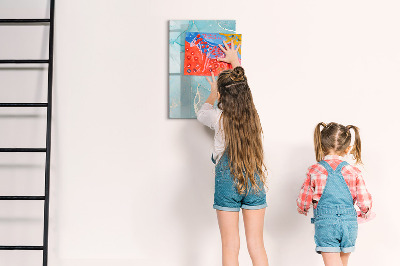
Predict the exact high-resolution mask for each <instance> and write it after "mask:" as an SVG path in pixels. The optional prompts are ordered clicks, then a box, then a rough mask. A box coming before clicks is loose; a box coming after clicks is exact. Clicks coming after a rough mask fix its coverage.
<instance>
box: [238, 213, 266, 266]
mask: <svg viewBox="0 0 400 266" xmlns="http://www.w3.org/2000/svg"><path fill="white" fill-rule="evenodd" d="M264 215H265V208H263V209H259V210H246V209H243V221H244V228H245V232H246V241H247V249H248V250H249V254H250V257H251V261H252V262H253V265H254V266H268V257H267V253H266V251H265V247H264V237H263V231H264Z"/></svg>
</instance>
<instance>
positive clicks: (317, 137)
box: [314, 122, 326, 162]
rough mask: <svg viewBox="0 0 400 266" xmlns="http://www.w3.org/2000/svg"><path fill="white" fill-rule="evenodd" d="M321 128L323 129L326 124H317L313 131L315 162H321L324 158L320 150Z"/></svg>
mask: <svg viewBox="0 0 400 266" xmlns="http://www.w3.org/2000/svg"><path fill="white" fill-rule="evenodd" d="M321 126H323V127H324V128H325V127H326V124H325V123H324V122H321V123H318V125H317V126H316V127H315V130H314V150H315V158H316V159H317V162H319V161H321V160H322V159H323V158H324V151H323V149H322V143H321Z"/></svg>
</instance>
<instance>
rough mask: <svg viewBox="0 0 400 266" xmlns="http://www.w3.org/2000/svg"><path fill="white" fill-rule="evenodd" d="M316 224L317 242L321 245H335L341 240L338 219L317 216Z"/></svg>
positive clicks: (315, 237)
mask: <svg viewBox="0 0 400 266" xmlns="http://www.w3.org/2000/svg"><path fill="white" fill-rule="evenodd" d="M314 225H315V236H314V239H315V242H316V244H317V246H320V247H331V246H335V244H336V243H338V241H339V237H340V232H339V224H338V221H337V220H336V219H332V218H321V217H317V218H316V219H315V222H314Z"/></svg>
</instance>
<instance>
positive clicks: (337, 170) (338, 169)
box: [335, 161, 349, 173]
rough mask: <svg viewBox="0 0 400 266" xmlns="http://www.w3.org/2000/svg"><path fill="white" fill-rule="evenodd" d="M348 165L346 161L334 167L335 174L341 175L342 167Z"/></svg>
mask: <svg viewBox="0 0 400 266" xmlns="http://www.w3.org/2000/svg"><path fill="white" fill-rule="evenodd" d="M348 164H349V163H348V162H346V161H343V162H341V163H340V164H339V165H338V166H337V167H336V169H335V172H337V173H341V172H342V169H343V167H345V166H346V165H348Z"/></svg>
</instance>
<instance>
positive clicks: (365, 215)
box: [360, 209, 371, 219]
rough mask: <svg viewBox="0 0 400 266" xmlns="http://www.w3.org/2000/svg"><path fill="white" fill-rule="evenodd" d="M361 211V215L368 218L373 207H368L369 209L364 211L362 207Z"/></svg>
mask: <svg viewBox="0 0 400 266" xmlns="http://www.w3.org/2000/svg"><path fill="white" fill-rule="evenodd" d="M360 212H361V217H362V218H365V219H368V217H369V216H370V214H371V209H368V211H366V212H363V211H362V210H361V209H360Z"/></svg>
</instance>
